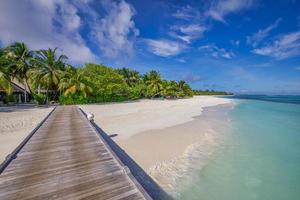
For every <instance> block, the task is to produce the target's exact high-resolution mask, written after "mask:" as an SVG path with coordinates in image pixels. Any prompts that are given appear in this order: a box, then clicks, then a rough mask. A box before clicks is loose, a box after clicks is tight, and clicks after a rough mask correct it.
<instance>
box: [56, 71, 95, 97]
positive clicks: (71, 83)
mask: <svg viewBox="0 0 300 200" xmlns="http://www.w3.org/2000/svg"><path fill="white" fill-rule="evenodd" d="M59 90H60V91H63V92H64V95H66V96H67V95H69V94H75V93H76V92H79V93H81V94H83V95H84V96H85V97H87V95H88V94H90V93H91V92H92V91H93V90H92V88H91V87H90V86H89V83H88V82H87V80H86V78H85V76H84V75H83V73H82V71H80V70H77V69H75V68H74V67H71V66H70V67H68V68H67V69H66V71H65V72H64V75H63V76H62V79H61V80H60V83H59Z"/></svg>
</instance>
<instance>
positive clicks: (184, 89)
mask: <svg viewBox="0 0 300 200" xmlns="http://www.w3.org/2000/svg"><path fill="white" fill-rule="evenodd" d="M178 88H179V89H180V91H182V92H183V94H184V96H193V91H192V89H191V87H190V86H189V84H187V82H185V81H183V80H181V81H179V82H178Z"/></svg>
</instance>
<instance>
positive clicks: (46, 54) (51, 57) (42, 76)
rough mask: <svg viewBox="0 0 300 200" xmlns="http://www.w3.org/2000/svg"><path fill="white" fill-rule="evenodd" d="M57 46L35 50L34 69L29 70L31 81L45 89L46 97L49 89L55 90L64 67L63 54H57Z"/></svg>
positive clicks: (64, 58)
mask: <svg viewBox="0 0 300 200" xmlns="http://www.w3.org/2000/svg"><path fill="white" fill-rule="evenodd" d="M56 51H57V48H55V49H50V48H49V49H48V50H40V51H37V53H36V56H35V59H34V61H33V63H34V69H33V70H32V71H31V75H32V81H33V83H34V84H35V85H41V86H42V87H44V88H45V89H46V96H47V99H48V93H49V90H50V89H51V90H53V91H57V90H58V87H59V86H58V85H59V81H60V77H61V76H62V74H63V71H64V69H65V60H66V59H67V57H66V56H65V55H59V56H57V53H56Z"/></svg>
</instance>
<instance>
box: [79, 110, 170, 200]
mask: <svg viewBox="0 0 300 200" xmlns="http://www.w3.org/2000/svg"><path fill="white" fill-rule="evenodd" d="M83 113H84V112H83ZM84 114H85V113H84ZM91 123H92V125H93V126H94V127H95V128H96V130H97V131H98V133H99V134H100V135H101V136H102V138H103V139H104V140H105V141H106V143H107V144H108V145H109V146H110V148H111V149H112V150H113V151H114V153H115V154H116V155H117V156H118V157H119V159H120V160H121V161H122V162H123V164H124V165H126V166H127V167H128V168H129V169H130V171H131V174H132V175H133V176H134V177H135V179H136V180H137V181H138V182H139V183H140V184H141V185H142V186H143V188H144V189H145V190H146V191H147V193H148V194H149V195H150V196H151V197H152V199H154V200H156V199H159V200H160V199H161V200H172V199H173V198H172V197H171V196H170V195H168V194H167V193H166V192H165V191H164V190H163V189H162V188H161V187H160V186H159V185H158V184H157V183H156V182H155V181H154V180H153V179H152V178H151V177H150V176H149V175H148V174H147V173H146V172H145V171H144V170H143V169H142V168H141V167H140V166H139V165H138V164H137V163H136V162H135V161H134V160H133V159H132V158H131V157H130V156H129V155H128V154H127V153H126V152H125V151H124V150H123V149H122V148H121V147H120V146H119V145H118V144H117V143H115V142H114V141H113V140H112V139H111V137H110V136H109V135H108V134H106V133H105V132H104V131H103V130H102V129H101V128H100V127H99V126H98V125H97V124H96V123H95V122H93V121H92V122H91Z"/></svg>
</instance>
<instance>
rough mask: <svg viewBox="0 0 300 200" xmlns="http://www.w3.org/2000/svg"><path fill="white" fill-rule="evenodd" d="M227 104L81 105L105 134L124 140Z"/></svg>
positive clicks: (207, 99)
mask: <svg viewBox="0 0 300 200" xmlns="http://www.w3.org/2000/svg"><path fill="white" fill-rule="evenodd" d="M230 102H231V100H229V99H224V98H219V97H213V96H196V97H193V98H189V99H180V100H141V101H139V102H134V103H118V104H104V105H81V106H80V107H81V108H82V109H83V110H84V111H85V112H91V113H93V114H94V115H95V122H96V123H97V124H98V125H99V126H100V127H101V128H102V129H103V130H104V131H105V132H106V133H107V134H118V136H117V137H116V139H117V140H119V139H126V138H129V137H131V136H133V135H134V134H137V133H141V132H144V131H148V130H153V129H163V128H166V127H171V126H175V125H178V124H184V123H186V122H189V121H192V120H193V119H194V118H193V117H195V116H199V115H201V113H202V111H203V108H205V107H208V106H216V105H220V104H226V103H230Z"/></svg>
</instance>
